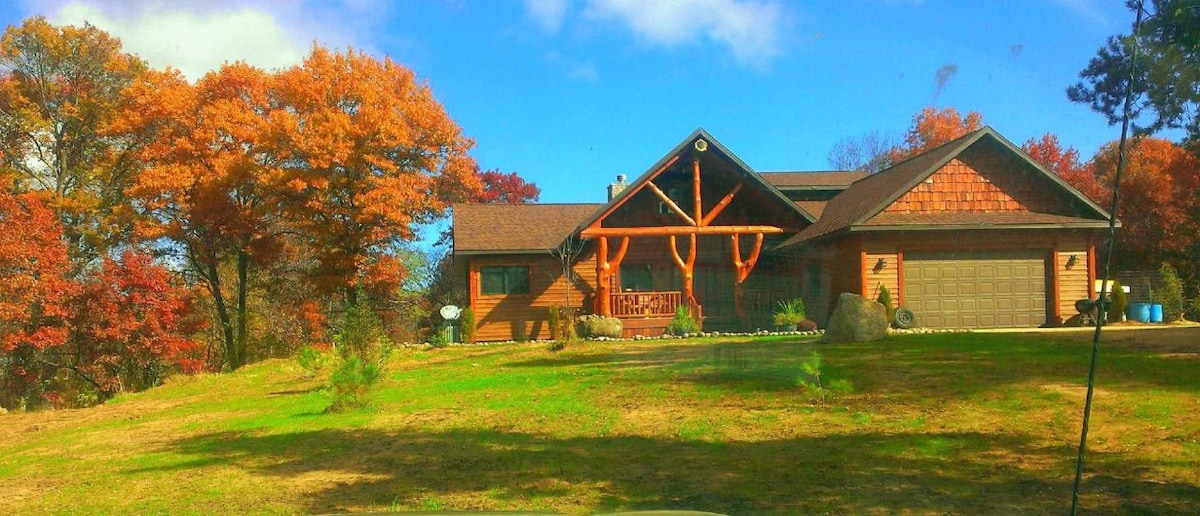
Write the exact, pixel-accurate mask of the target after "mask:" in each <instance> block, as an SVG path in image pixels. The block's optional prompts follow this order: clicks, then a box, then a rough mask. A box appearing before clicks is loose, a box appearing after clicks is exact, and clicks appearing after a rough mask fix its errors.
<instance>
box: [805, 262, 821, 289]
mask: <svg viewBox="0 0 1200 516" xmlns="http://www.w3.org/2000/svg"><path fill="white" fill-rule="evenodd" d="M805 276H807V278H805V279H807V280H808V295H809V296H812V297H817V296H819V295H820V294H821V266H820V265H819V264H816V263H810V264H808V273H807V274H805Z"/></svg>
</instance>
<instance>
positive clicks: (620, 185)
mask: <svg viewBox="0 0 1200 516" xmlns="http://www.w3.org/2000/svg"><path fill="white" fill-rule="evenodd" d="M627 186H629V185H628V184H626V183H625V174H617V182H615V183H612V184H610V185H608V200H610V201H611V200H613V198H614V197H616V196H618V195H621V192H624V191H625V188H626V187H627Z"/></svg>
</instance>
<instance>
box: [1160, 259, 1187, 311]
mask: <svg viewBox="0 0 1200 516" xmlns="http://www.w3.org/2000/svg"><path fill="white" fill-rule="evenodd" d="M1158 275H1159V277H1160V278H1162V288H1159V289H1158V292H1156V293H1155V294H1156V295H1155V298H1156V300H1157V302H1158V303H1161V304H1162V306H1163V321H1165V322H1171V321H1175V320H1178V319H1179V318H1180V317H1183V312H1184V309H1185V307H1184V304H1183V282H1182V281H1180V279H1179V274H1177V273H1176V272H1175V267H1172V266H1171V264H1169V263H1164V264H1162V267H1159V268H1158Z"/></svg>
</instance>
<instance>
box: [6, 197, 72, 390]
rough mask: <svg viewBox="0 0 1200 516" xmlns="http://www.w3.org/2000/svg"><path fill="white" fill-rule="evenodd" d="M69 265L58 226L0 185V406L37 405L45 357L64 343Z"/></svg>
mask: <svg viewBox="0 0 1200 516" xmlns="http://www.w3.org/2000/svg"><path fill="white" fill-rule="evenodd" d="M70 273H71V262H70V260H69V259H68V257H67V245H66V243H65V241H64V240H63V234H62V226H61V225H60V224H59V222H58V218H57V216H56V215H55V213H54V212H53V211H51V210H50V209H48V208H47V207H46V206H45V205H44V204H43V203H42V201H41V200H40V199H39V198H38V196H37V195H35V194H22V195H13V194H11V193H9V192H8V185H7V184H4V185H0V383H2V386H0V388H2V389H3V391H2V392H0V406H4V407H7V408H14V407H21V406H24V407H28V408H34V407H37V406H39V405H41V404H42V403H43V401H44V400H43V395H44V394H45V392H44V391H43V388H42V387H43V380H45V379H48V378H50V377H53V375H54V371H55V365H54V364H53V363H51V362H50V361H49V360H47V353H51V352H54V351H56V350H58V349H60V348H62V347H63V346H64V345H65V344H66V342H67V335H68V324H67V322H68V316H69V308H70V300H71V297H72V296H73V295H74V294H75V291H76V285H75V284H74V283H73V282H71V281H70V280H69V279H68V276H69V275H70Z"/></svg>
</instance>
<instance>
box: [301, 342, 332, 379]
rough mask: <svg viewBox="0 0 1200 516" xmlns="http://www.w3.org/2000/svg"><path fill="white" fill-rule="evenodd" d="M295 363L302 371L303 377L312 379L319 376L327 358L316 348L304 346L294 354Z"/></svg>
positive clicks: (326, 362) (327, 360)
mask: <svg viewBox="0 0 1200 516" xmlns="http://www.w3.org/2000/svg"><path fill="white" fill-rule="evenodd" d="M296 362H297V363H299V364H300V368H301V369H303V370H304V376H305V377H308V378H313V377H315V376H317V375H318V374H320V373H321V370H322V369H324V368H325V366H326V365H327V364H328V362H329V356H328V355H326V354H325V353H322V352H321V351H320V350H318V349H317V348H314V347H312V346H304V347H303V348H300V351H299V352H297V353H296Z"/></svg>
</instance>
